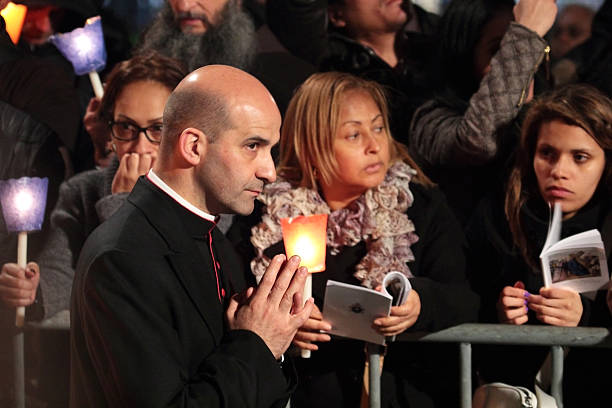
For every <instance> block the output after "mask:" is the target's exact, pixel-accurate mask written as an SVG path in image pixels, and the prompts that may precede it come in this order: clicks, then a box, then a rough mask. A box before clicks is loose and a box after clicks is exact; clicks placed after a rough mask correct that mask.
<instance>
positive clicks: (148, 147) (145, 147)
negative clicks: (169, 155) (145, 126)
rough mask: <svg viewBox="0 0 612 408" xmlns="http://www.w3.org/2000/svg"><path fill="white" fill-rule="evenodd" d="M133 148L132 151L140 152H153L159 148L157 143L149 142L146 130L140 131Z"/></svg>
mask: <svg viewBox="0 0 612 408" xmlns="http://www.w3.org/2000/svg"><path fill="white" fill-rule="evenodd" d="M132 143H133V145H132V148H131V149H130V153H138V154H146V153H149V154H153V153H154V152H155V151H156V150H157V145H154V144H153V143H151V142H149V139H147V137H146V136H145V134H144V131H142V130H141V131H140V133H138V139H136V140H134V141H133V142H132Z"/></svg>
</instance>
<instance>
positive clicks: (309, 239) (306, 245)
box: [281, 214, 327, 358]
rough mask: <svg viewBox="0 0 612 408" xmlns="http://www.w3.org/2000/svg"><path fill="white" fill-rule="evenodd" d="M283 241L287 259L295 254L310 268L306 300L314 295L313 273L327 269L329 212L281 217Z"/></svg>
mask: <svg viewBox="0 0 612 408" xmlns="http://www.w3.org/2000/svg"><path fill="white" fill-rule="evenodd" d="M281 228H282V231H283V243H284V244H285V252H286V254H287V259H288V258H290V257H292V256H293V255H298V256H299V257H300V258H301V262H300V266H305V267H307V268H308V277H307V278H306V283H305V284H304V301H306V300H308V299H309V298H311V297H312V276H311V274H312V273H316V272H323V271H324V270H325V250H326V246H327V214H315V215H308V216H304V215H302V216H299V217H291V218H283V219H281ZM302 357H304V358H309V357H310V350H302Z"/></svg>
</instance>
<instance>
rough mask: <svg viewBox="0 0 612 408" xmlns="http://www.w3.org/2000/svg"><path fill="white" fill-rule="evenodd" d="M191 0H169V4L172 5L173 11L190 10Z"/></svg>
mask: <svg viewBox="0 0 612 408" xmlns="http://www.w3.org/2000/svg"><path fill="white" fill-rule="evenodd" d="M191 3H192V0H174V1H171V2H170V4H172V5H173V7H172V8H173V9H174V11H175V12H185V11H189V10H191V7H192V4H191Z"/></svg>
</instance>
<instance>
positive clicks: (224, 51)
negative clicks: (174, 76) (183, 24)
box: [136, 0, 256, 71]
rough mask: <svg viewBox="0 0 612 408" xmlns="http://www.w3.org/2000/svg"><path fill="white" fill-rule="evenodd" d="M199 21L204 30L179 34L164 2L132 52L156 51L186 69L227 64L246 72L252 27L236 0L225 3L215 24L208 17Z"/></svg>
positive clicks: (252, 41) (252, 54) (252, 47)
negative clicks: (181, 63) (197, 32)
mask: <svg viewBox="0 0 612 408" xmlns="http://www.w3.org/2000/svg"><path fill="white" fill-rule="evenodd" d="M203 22H204V24H205V26H206V32H205V33H203V34H200V35H197V34H189V33H183V32H182V31H181V29H180V27H179V24H178V23H177V22H176V21H175V17H174V13H173V11H172V8H171V7H170V5H169V4H168V2H165V3H164V6H163V8H162V10H161V11H160V13H159V15H158V16H157V18H156V19H155V20H154V21H153V24H152V25H151V26H150V27H149V28H148V29H147V31H146V32H145V34H144V36H143V39H142V43H141V45H140V47H138V49H137V51H136V52H137V53H141V52H146V51H150V50H155V51H158V52H160V53H161V54H163V55H166V56H168V57H173V58H176V59H178V60H179V61H182V62H183V64H184V65H185V68H187V69H188V70H189V71H193V70H194V69H196V68H199V67H202V66H204V65H210V64H224V65H230V66H233V67H236V68H240V69H243V70H245V71H248V70H249V69H250V68H251V66H252V63H253V60H254V57H255V52H256V44H255V26H254V24H253V21H252V19H251V17H250V16H249V15H248V14H247V13H246V12H245V11H244V10H242V8H241V7H240V6H239V5H238V1H237V0H229V1H228V2H227V4H226V5H225V7H224V8H223V10H221V12H220V15H219V22H218V23H217V24H216V25H212V24H211V23H210V22H209V21H208V20H203Z"/></svg>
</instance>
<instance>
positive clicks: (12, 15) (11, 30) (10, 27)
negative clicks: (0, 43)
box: [0, 3, 28, 44]
mask: <svg viewBox="0 0 612 408" xmlns="http://www.w3.org/2000/svg"><path fill="white" fill-rule="evenodd" d="M27 11H28V8H27V7H26V6H24V5H23V4H14V3H9V4H7V6H6V7H5V8H4V9H3V10H2V11H0V14H1V15H2V17H3V18H4V21H5V22H6V32H7V33H8V35H9V36H10V37H11V40H12V41H13V43H15V44H17V42H18V41H19V36H20V35H21V28H22V27H23V21H24V20H25V16H26V13H27Z"/></svg>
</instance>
